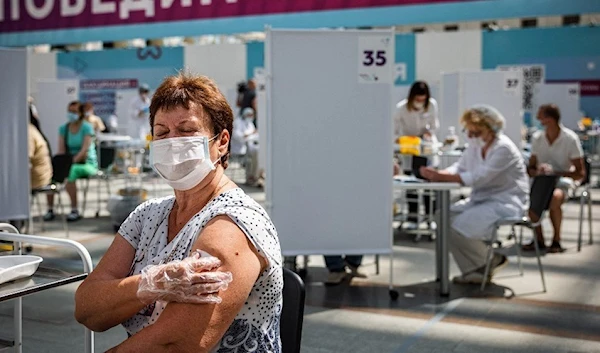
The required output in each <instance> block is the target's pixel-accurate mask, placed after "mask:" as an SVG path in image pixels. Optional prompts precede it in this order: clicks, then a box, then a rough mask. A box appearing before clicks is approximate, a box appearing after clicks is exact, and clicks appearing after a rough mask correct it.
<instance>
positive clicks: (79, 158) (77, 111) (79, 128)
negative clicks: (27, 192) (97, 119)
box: [44, 101, 98, 222]
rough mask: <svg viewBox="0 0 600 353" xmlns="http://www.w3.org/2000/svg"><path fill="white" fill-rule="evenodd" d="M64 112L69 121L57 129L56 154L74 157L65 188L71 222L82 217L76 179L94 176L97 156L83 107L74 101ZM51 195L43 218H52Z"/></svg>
mask: <svg viewBox="0 0 600 353" xmlns="http://www.w3.org/2000/svg"><path fill="white" fill-rule="evenodd" d="M68 109H69V110H68V112H67V118H68V120H69V122H68V123H66V124H65V125H62V126H61V127H60V128H59V129H58V134H59V136H58V154H65V153H67V152H68V153H69V154H70V155H71V156H73V164H72V165H71V169H70V170H69V176H68V177H67V184H66V185H65V189H66V190H67V193H68V194H69V198H70V199H71V213H69V215H68V216H67V221H69V222H74V221H78V220H79V219H81V215H80V214H79V210H78V209H77V184H75V181H76V180H77V179H81V178H87V177H90V176H92V175H96V173H97V172H98V159H97V157H96V146H95V144H94V136H95V133H94V128H93V127H92V125H91V124H90V123H88V122H87V121H85V114H84V113H85V112H84V109H83V106H82V105H81V104H80V103H79V102H77V101H74V102H71V103H70V104H69V108H68ZM53 207H54V195H53V194H48V212H47V213H46V215H44V220H46V221H51V220H53V219H54V217H55V215H54V210H53Z"/></svg>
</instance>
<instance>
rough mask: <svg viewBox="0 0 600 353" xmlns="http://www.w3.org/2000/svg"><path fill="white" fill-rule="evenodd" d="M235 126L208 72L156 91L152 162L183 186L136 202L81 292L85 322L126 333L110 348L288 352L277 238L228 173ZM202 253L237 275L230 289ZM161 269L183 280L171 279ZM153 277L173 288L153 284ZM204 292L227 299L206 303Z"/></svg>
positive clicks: (171, 80)
mask: <svg viewBox="0 0 600 353" xmlns="http://www.w3.org/2000/svg"><path fill="white" fill-rule="evenodd" d="M232 124H233V112H232V110H231V107H230V106H229V103H227V100H226V99H225V97H224V96H223V94H221V92H220V91H219V89H218V88H217V86H216V85H215V83H214V82H213V81H211V80H210V79H208V78H207V77H203V76H191V75H187V74H183V73H181V74H179V75H178V76H174V77H168V78H166V79H165V80H164V81H163V83H162V84H161V85H160V86H159V87H158V88H157V90H156V93H155V94H154V96H153V97H152V102H151V105H150V127H151V132H152V138H153V139H152V142H151V143H150V160H151V161H152V167H153V168H154V170H155V171H156V172H157V173H158V174H159V175H160V176H161V177H162V178H163V179H165V181H166V182H167V183H168V184H169V185H170V186H171V187H173V189H175V195H174V196H173V195H171V196H168V197H164V198H160V199H153V200H150V201H147V202H145V203H143V204H141V205H140V206H138V207H137V208H136V210H135V211H133V212H132V213H131V215H130V216H129V218H127V220H126V221H125V222H124V223H123V224H122V225H121V228H120V229H119V232H118V233H117V235H116V236H115V238H114V241H113V243H112V245H111V246H110V248H109V249H108V251H107V252H106V254H105V255H104V256H103V257H102V260H101V261H100V263H99V264H98V266H96V268H95V269H94V271H93V272H92V273H91V274H90V276H89V277H88V278H86V279H85V281H83V283H82V284H81V286H80V287H79V289H78V290H77V293H76V295H75V305H76V307H75V317H76V318H77V320H78V321H79V322H81V323H82V324H84V325H85V326H87V327H88V328H90V329H92V330H95V331H104V330H107V329H109V328H111V327H113V326H116V325H119V324H122V325H123V326H124V327H125V329H126V330H127V333H128V338H127V339H126V340H125V341H124V342H122V343H121V344H119V345H118V346H117V347H115V348H113V349H111V350H109V351H108V352H111V353H112V352H273V353H281V339H280V326H279V323H280V320H281V310H282V307H283V297H282V293H283V285H284V284H283V268H282V261H281V260H282V258H281V249H280V246H279V239H278V237H277V231H276V229H275V227H274V226H273V223H272V222H271V220H270V219H269V216H268V215H267V213H266V212H265V210H264V209H263V208H262V207H261V206H260V205H259V204H258V203H257V202H256V201H254V200H253V199H252V198H251V197H249V196H248V195H246V194H245V193H244V191H243V190H242V189H240V188H238V187H237V185H236V184H235V183H233V182H232V181H231V180H230V179H229V178H228V177H227V176H226V175H225V174H224V172H225V169H226V168H227V164H228V157H229V156H228V150H229V142H230V136H231V134H230V132H231V131H232V129H233V128H232ZM198 250H200V251H202V252H206V253H208V254H210V255H212V257H214V258H216V259H218V260H219V261H218V263H215V264H214V266H213V267H212V269H213V270H215V271H216V272H221V274H222V273H226V272H229V273H230V276H231V277H230V278H231V279H230V282H229V283H228V287H227V288H223V287H221V286H219V283H216V282H218V279H219V277H220V276H221V274H218V275H217V274H215V273H208V274H207V273H204V272H202V271H198V266H196V265H199V266H200V267H202V263H198V261H202V259H203V256H201V257H200V258H195V257H193V254H195V253H196V251H198ZM182 263H183V264H190V266H186V268H188V269H191V271H188V270H186V271H185V272H186V273H188V272H192V273H191V276H187V278H190V280H187V281H186V280H185V279H184V278H182V276H181V271H179V270H182V269H184V268H182V266H181V265H182ZM159 264H162V265H159ZM161 266H163V267H161ZM165 266H166V267H165ZM157 268H159V269H164V270H165V271H168V273H169V277H170V278H176V279H181V281H175V280H169V279H166V280H162V279H165V278H161V276H160V273H161V272H160V271H157V272H155V271H154V269H157ZM215 271H209V272H215ZM163 272H164V271H163ZM151 273H157V274H158V276H159V278H161V281H153V280H151V278H153V277H152V276H148V274H151ZM154 277H156V276H154ZM148 278H150V279H148ZM144 279H148V280H144ZM192 279H193V280H192ZM150 282H152V283H156V284H157V285H160V286H161V287H162V288H165V289H166V292H167V293H166V295H167V296H168V297H167V298H164V297H163V296H162V295H160V296H157V295H154V292H152V291H150V292H149V291H148V290H146V288H147V287H148V285H147V284H148V283H150ZM215 284H216V285H217V286H213V288H212V290H210V289H211V288H210V287H211V285H215ZM206 289H209V290H210V291H209V292H208V294H209V295H210V296H217V298H220V299H219V300H218V301H212V302H198V300H199V299H203V298H202V296H203V295H204V294H206V293H207V292H206ZM224 289H226V291H224ZM178 293H182V294H183V295H178ZM175 297H177V298H175ZM183 297H185V298H183ZM187 299H190V300H191V301H187ZM219 302H220V303H219Z"/></svg>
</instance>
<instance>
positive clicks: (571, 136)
mask: <svg viewBox="0 0 600 353" xmlns="http://www.w3.org/2000/svg"><path fill="white" fill-rule="evenodd" d="M537 118H538V120H539V121H540V123H541V124H542V126H543V127H544V130H542V131H538V132H536V133H535V134H534V135H533V137H532V142H531V158H530V159H529V166H528V168H527V172H528V174H529V176H531V177H534V176H536V175H541V174H554V175H558V176H560V177H561V178H560V180H559V182H558V184H557V186H556V189H555V190H554V194H553V195H552V201H550V207H549V213H550V220H551V221H552V227H553V228H554V238H553V239H552V245H550V247H549V248H548V249H547V250H548V252H550V253H557V252H562V251H563V248H562V247H561V245H560V227H561V223H562V209H561V205H562V204H563V202H565V200H567V199H568V198H569V193H570V192H571V191H572V190H573V189H574V187H575V182H577V181H580V180H582V179H584V178H585V167H584V163H583V150H582V148H581V142H580V141H579V137H578V136H577V134H576V133H575V132H573V131H572V130H569V129H567V128H566V127H564V126H563V125H562V124H560V110H559V109H558V107H557V106H556V105H554V104H545V105H542V106H541V107H540V109H539V111H538V115H537ZM529 216H530V218H531V220H532V221H534V222H537V221H538V220H539V215H536V214H533V213H532V212H529ZM535 233H536V236H537V238H538V243H539V244H540V247H541V248H542V249H545V248H546V245H545V243H544V235H543V232H542V227H541V226H540V227H538V228H536V229H535ZM523 250H526V251H531V250H535V247H534V245H533V242H532V243H530V244H527V245H524V246H523Z"/></svg>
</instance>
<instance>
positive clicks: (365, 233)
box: [259, 30, 394, 255]
mask: <svg viewBox="0 0 600 353" xmlns="http://www.w3.org/2000/svg"><path fill="white" fill-rule="evenodd" d="M393 38H394V34H393V32H392V31H391V30H390V31H382V30H374V31H337V30H335V31H334V30H331V31H328V30H323V31H316V30H315V31H296V30H269V31H267V41H266V51H265V52H266V72H267V78H268V81H267V101H266V104H267V115H268V118H267V124H266V125H267V126H266V129H264V128H262V127H260V126H259V128H260V129H261V134H262V133H266V134H267V135H266V142H267V163H266V171H267V180H266V182H267V185H266V190H265V191H266V200H267V208H268V210H269V213H270V215H271V218H272V219H273V221H274V223H275V226H276V227H277V230H278V233H279V238H280V241H281V247H282V251H283V254H284V255H306V254H324V255H335V254H369V253H370V254H380V253H390V252H391V243H392V207H391V205H392V174H393V173H392V157H393V146H392V119H391V114H390V113H391V112H390V109H389V104H390V103H389V102H390V101H391V88H392V74H393V70H392V69H393V67H392V66H393V53H394V40H393Z"/></svg>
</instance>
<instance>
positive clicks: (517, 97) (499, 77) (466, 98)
mask: <svg viewBox="0 0 600 353" xmlns="http://www.w3.org/2000/svg"><path fill="white" fill-rule="evenodd" d="M442 87H443V89H442V96H443V99H442V102H443V112H442V115H443V116H444V118H443V119H444V123H445V124H447V126H450V125H451V124H454V125H457V124H458V123H457V121H458V119H459V118H460V116H461V115H462V113H463V112H464V111H465V110H466V109H468V108H469V107H471V106H473V105H475V104H488V105H491V106H493V107H495V108H496V109H498V110H499V111H500V112H501V113H502V115H503V116H504V117H505V118H506V125H505V128H504V133H505V134H506V135H507V136H508V137H510V139H511V140H512V141H513V142H514V143H515V144H516V145H517V147H519V148H521V147H522V141H521V140H522V137H521V129H522V127H523V109H522V97H523V93H522V90H523V73H522V72H521V71H510V72H500V71H492V70H489V71H462V72H459V73H453V74H444V75H443V76H442ZM446 129H447V128H446ZM463 142H464V141H463Z"/></svg>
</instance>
